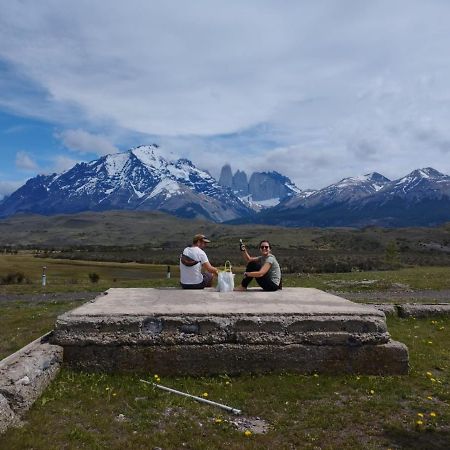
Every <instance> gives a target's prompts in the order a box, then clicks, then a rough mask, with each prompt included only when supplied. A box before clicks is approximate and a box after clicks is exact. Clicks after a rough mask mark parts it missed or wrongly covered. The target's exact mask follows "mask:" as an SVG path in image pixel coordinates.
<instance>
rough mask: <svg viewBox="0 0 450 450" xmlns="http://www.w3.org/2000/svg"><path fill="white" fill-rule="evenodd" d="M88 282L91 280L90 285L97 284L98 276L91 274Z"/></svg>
mask: <svg viewBox="0 0 450 450" xmlns="http://www.w3.org/2000/svg"><path fill="white" fill-rule="evenodd" d="M89 280H91V283H97V282H98V280H100V275H99V274H98V273H95V272H91V273H90V274H89Z"/></svg>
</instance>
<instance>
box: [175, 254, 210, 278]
mask: <svg viewBox="0 0 450 450" xmlns="http://www.w3.org/2000/svg"><path fill="white" fill-rule="evenodd" d="M183 254H184V255H186V256H189V258H192V259H195V261H200V263H199V264H196V265H195V266H191V267H188V266H185V265H184V264H182V263H181V261H180V281H181V283H183V284H199V283H201V282H202V281H203V275H202V266H203V264H205V262H208V257H207V256H206V253H205V252H204V251H203V250H202V249H201V248H199V247H186V248H185V249H184V250H183Z"/></svg>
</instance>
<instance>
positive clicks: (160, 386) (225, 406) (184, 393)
mask: <svg viewBox="0 0 450 450" xmlns="http://www.w3.org/2000/svg"><path fill="white" fill-rule="evenodd" d="M139 381H142V382H143V383H146V384H150V385H151V386H155V387H157V388H158V389H162V390H163V391H167V392H172V393H173V394H178V395H183V396H184V397H189V398H193V399H194V400H197V401H198V402H202V403H207V404H208V405H213V406H218V407H219V408H222V409H225V410H226V411H229V412H232V413H233V414H241V413H242V411H241V410H240V409H236V408H232V407H231V406H227V405H223V404H222V403H216V402H213V401H211V400H207V399H206V398H202V397H197V396H196V395H191V394H186V392H181V391H177V390H176V389H172V388H168V387H166V386H162V385H161V384H157V383H153V382H150V381H146V380H139Z"/></svg>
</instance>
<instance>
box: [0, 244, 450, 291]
mask: <svg viewBox="0 0 450 450" xmlns="http://www.w3.org/2000/svg"><path fill="white" fill-rule="evenodd" d="M238 264H241V262H240V261H239V262H238ZM43 266H45V267H46V274H47V285H46V286H45V287H43V286H42V285H41V275H42V267H43ZM170 268H171V275H172V276H171V278H170V279H167V278H166V273H167V265H161V264H140V263H116V262H99V261H76V260H68V259H55V258H35V257H34V256H33V255H32V254H29V253H20V254H18V255H0V278H1V277H2V276H6V275H7V274H8V273H14V272H21V273H23V274H24V276H25V280H24V281H23V282H22V283H20V284H0V294H14V293H45V292H80V291H98V292H100V291H103V290H106V289H109V288H110V287H156V286H177V285H178V282H179V269H178V266H177V265H171V266H170ZM233 271H234V272H235V273H236V280H237V282H238V281H239V280H240V276H241V274H242V273H243V272H244V267H243V266H242V265H236V266H234V267H233ZM91 273H96V274H98V275H99V280H98V282H96V283H93V282H91V281H90V278H89V274H91ZM283 285H285V286H298V287H315V288H318V289H324V290H338V291H342V292H345V291H347V292H353V291H358V290H361V291H370V290H373V291H379V290H387V289H405V288H406V289H412V290H419V289H435V290H442V289H450V267H410V268H404V269H398V270H390V271H389V270H385V271H368V272H350V273H324V274H304V273H298V274H297V273H294V274H283Z"/></svg>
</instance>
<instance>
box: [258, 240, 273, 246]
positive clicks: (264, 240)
mask: <svg viewBox="0 0 450 450" xmlns="http://www.w3.org/2000/svg"><path fill="white" fill-rule="evenodd" d="M263 242H267V243H268V244H269V248H272V246H271V245H270V242H269V241H268V240H267V239H263V240H262V241H261V242H260V243H259V246H260V247H261V244H262V243H263Z"/></svg>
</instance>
